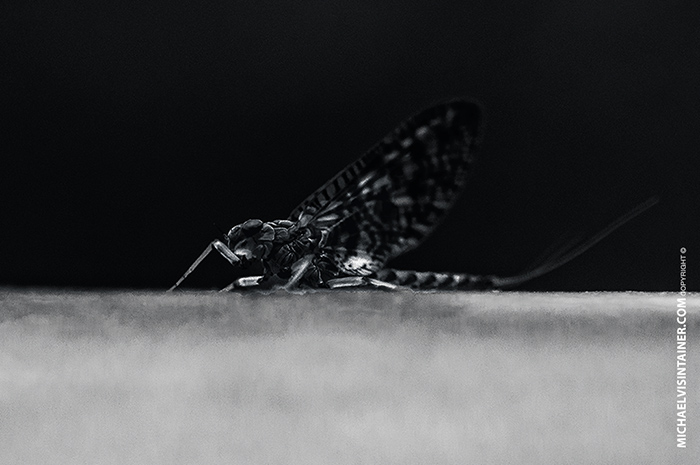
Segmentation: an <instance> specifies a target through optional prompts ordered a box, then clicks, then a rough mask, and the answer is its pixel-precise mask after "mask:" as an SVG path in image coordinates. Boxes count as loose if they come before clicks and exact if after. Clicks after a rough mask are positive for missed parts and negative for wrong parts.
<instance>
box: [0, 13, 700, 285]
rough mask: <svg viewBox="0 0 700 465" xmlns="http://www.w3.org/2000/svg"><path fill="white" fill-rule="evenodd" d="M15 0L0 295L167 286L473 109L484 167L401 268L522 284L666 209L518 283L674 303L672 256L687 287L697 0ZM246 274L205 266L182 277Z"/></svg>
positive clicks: (1, 140) (697, 113) (8, 26)
mask: <svg viewBox="0 0 700 465" xmlns="http://www.w3.org/2000/svg"><path fill="white" fill-rule="evenodd" d="M13 3H15V4H13ZM13 3H10V4H9V5H5V6H3V7H0V9H1V10H3V11H0V13H1V15H0V47H2V49H1V51H2V57H1V58H2V70H1V71H0V84H1V85H2V94H1V95H2V96H1V99H2V101H0V105H1V106H2V113H1V114H2V117H3V122H2V131H1V134H0V151H1V153H2V157H3V162H2V165H3V168H2V175H0V176H1V179H0V181H1V186H0V189H1V191H0V193H1V194H2V207H0V208H1V209H2V210H1V215H2V217H1V218H2V219H1V220H0V221H1V223H0V224H1V230H2V235H1V241H0V285H1V284H5V285H40V286H71V287H92V286H99V287H136V288H144V287H153V288H165V287H169V286H170V285H171V284H172V283H173V282H174V281H175V280H176V279H177V278H178V277H179V276H180V274H182V272H183V271H184V270H185V269H186V268H187V267H188V266H189V264H190V263H191V262H192V260H193V259H194V258H195V257H196V256H197V255H198V254H199V253H200V252H201V251H202V250H203V249H204V247H205V245H206V244H207V243H208V242H209V241H210V240H211V239H213V238H215V237H218V236H219V232H218V231H217V230H216V229H215V228H214V226H213V224H214V223H216V224H217V225H219V227H220V228H222V229H225V230H228V229H229V228H230V227H231V226H233V225H234V224H237V223H240V222H242V221H244V220H246V219H248V218H261V219H264V220H270V219H276V218H285V217H286V216H287V214H288V213H289V212H290V211H291V210H292V209H293V208H294V207H295V206H296V205H297V204H298V203H299V202H300V201H301V200H303V199H304V198H305V197H306V196H307V195H308V194H310V193H311V192H312V191H313V190H315V189H316V188H317V187H319V186H320V185H321V184H322V183H323V182H325V181H326V180H327V179H328V178H330V177H331V176H332V175H334V174H335V173H336V172H337V171H338V170H340V169H341V168H342V167H344V166H345V165H346V164H347V163H349V162H351V161H352V160H354V159H355V158H357V157H358V156H359V155H361V154H362V152H363V151H364V150H366V149H367V148H369V147H370V146H371V145H373V144H374V143H375V142H376V141H378V140H379V139H380V138H381V137H383V136H384V135H385V134H386V133H387V132H388V131H390V130H391V129H392V128H393V127H394V126H395V125H396V124H397V123H399V122H400V121H401V120H403V119H404V118H406V117H407V116H409V115H411V114H413V113H415V112H417V111H419V110H421V109H422V108H424V107H426V106H429V105H430V104H432V103H435V102H436V101H441V100H444V99H447V98H452V97H457V96H466V97H471V98H474V99H476V100H478V101H479V102H480V103H481V104H482V105H483V106H484V108H485V111H486V133H485V141H484V147H483V150H482V153H481V156H480V158H481V162H480V164H479V166H478V169H477V171H476V173H475V175H474V177H473V178H472V181H471V183H470V185H469V187H468V189H467V191H466V193H465V195H464V196H463V198H462V199H461V200H460V202H458V204H457V205H456V207H455V209H454V211H453V212H452V214H451V215H450V217H449V218H448V220H447V221H446V222H445V223H444V224H443V225H442V226H441V227H440V228H439V230H438V231H437V232H436V233H435V235H434V236H433V237H431V238H430V239H429V240H428V241H427V242H426V243H425V244H423V245H422V246H421V247H420V248H419V249H417V250H416V251H414V252H411V253H409V254H407V255H406V256H404V257H402V258H401V259H399V260H398V261H397V262H395V263H394V264H395V265H397V266H401V267H405V268H415V269H422V270H435V271H445V270H451V271H464V272H472V273H483V274H486V273H488V274H491V273H495V274H500V275H510V274H514V273H517V272H519V271H521V270H522V269H523V268H525V267H526V266H527V265H528V264H529V263H530V262H531V261H532V260H534V259H535V258H537V257H538V256H539V255H540V254H541V253H542V252H543V251H544V250H545V249H546V248H547V247H548V246H549V245H550V244H551V243H552V242H554V241H556V240H557V239H558V238H560V237H561V236H562V235H564V234H565V233H567V232H570V231H578V230H585V231H588V232H594V231H595V230H596V229H600V228H601V227H603V226H604V225H605V224H606V223H608V222H610V221H611V220H613V219H614V218H616V217H617V216H619V215H620V214H622V213H624V212H625V211H626V210H628V209H629V208H631V207H633V206H634V205H636V204H638V203H640V202H642V201H644V200H645V199H646V198H648V197H650V196H651V195H654V194H658V195H660V197H661V199H662V201H661V203H660V204H659V205H657V206H656V207H654V208H653V209H652V210H650V211H649V212H647V213H645V214H644V215H643V216H641V217H639V218H637V219H635V220H634V221H633V222H631V223H629V224H628V225H626V226H625V227H624V228H623V229H621V230H619V231H618V232H616V233H615V234H614V235H612V236H610V237H608V238H607V239H606V240H605V241H604V242H602V243H600V244H599V245H597V246H596V247H595V248H594V249H592V250H590V251H589V252H587V253H586V254H585V255H583V256H581V257H579V258H578V259H576V260H575V261H574V262H571V263H570V264H568V265H566V266H564V267H562V268H561V269H559V270H557V271H555V272H553V273H551V274H550V275H547V276H545V277H542V278H539V279H537V280H535V281H532V282H531V283H530V284H529V285H526V286H523V288H525V289H533V290H545V289H552V290H587V289H600V290H627V289H633V290H677V289H678V261H679V258H678V255H679V249H680V247H681V246H685V247H687V249H688V267H689V272H690V281H689V284H690V287H691V288H694V289H696V290H697V289H700V286H698V282H699V280H698V279H697V275H698V274H700V261H699V260H698V259H697V258H696V257H698V255H697V254H696V253H695V252H696V251H697V250H700V247H699V246H700V243H698V240H697V232H696V231H697V226H698V222H697V217H696V214H695V210H696V203H697V199H698V189H697V187H696V186H695V183H697V178H698V176H697V174H698V169H697V166H698V165H699V163H697V162H696V155H697V152H698V149H697V148H698V144H699V141H698V139H699V136H698V134H699V133H700V132H699V128H700V124H699V123H700V110H699V108H700V107H699V105H698V104H699V103H700V102H698V95H699V94H698V90H697V89H698V82H700V76H699V75H698V72H697V71H698V62H699V61H700V53H699V50H700V47H699V46H698V44H699V43H700V41H698V37H697V34H696V33H695V30H697V29H698V27H697V24H698V18H697V16H696V15H693V14H692V10H691V9H690V8H689V6H690V5H692V3H690V2H687V3H680V2H675V3H674V2H668V1H664V0H649V1H631V0H629V1H607V2H590V1H571V2H561V1H553V0H550V1H545V0H538V1H534V2H516V1H512V0H511V1H508V2H493V1H483V0H481V1H470V2H465V1H463V0H460V1H457V0H454V1H450V0H443V1H417V0H410V1H401V2H398V1H397V2H377V1H368V0H363V1H355V2H351V4H350V5H348V4H345V2H332V1H331V2H329V1H326V0H312V1H304V2H283V1H279V0H276V1H271V2H264V1H263V2H235V1H222V0H214V1H192V2H183V1H180V2H165V1H163V2H159V1H155V0H145V1H138V2H137V1H134V2H106V1H73V2H63V3H65V4H64V5H59V3H54V2H49V1H23V2H13ZM694 270H695V271H694ZM693 273H694V274H693ZM235 276H236V274H235V272H234V271H232V270H230V267H229V266H228V265H227V264H226V263H225V262H224V261H223V259H221V258H220V257H218V256H217V257H211V258H210V259H209V260H207V262H206V263H205V264H204V265H203V267H202V269H201V270H199V271H198V272H196V273H195V274H194V275H193V277H192V280H191V281H190V285H191V286H203V287H214V286H222V285H225V284H227V283H228V282H229V281H230V280H231V279H233V278H234V277H235Z"/></svg>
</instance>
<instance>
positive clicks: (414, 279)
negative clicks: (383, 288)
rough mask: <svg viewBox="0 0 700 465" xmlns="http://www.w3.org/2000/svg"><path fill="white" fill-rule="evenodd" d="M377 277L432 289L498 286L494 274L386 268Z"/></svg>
mask: <svg viewBox="0 0 700 465" xmlns="http://www.w3.org/2000/svg"><path fill="white" fill-rule="evenodd" d="M377 279H379V280H380V281H384V282H387V283H390V284H395V285H397V286H403V287H410V288H412V289H421V290H431V289H435V290H438V289H443V290H450V289H452V290H483V289H494V288H495V287H496V285H495V283H494V278H493V277H492V276H479V275H473V274H464V273H435V272H432V271H406V270H394V269H392V268H385V269H383V270H380V271H379V272H377Z"/></svg>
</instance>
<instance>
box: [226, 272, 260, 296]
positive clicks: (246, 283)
mask: <svg viewBox="0 0 700 465" xmlns="http://www.w3.org/2000/svg"><path fill="white" fill-rule="evenodd" d="M261 279H263V276H262V275H260V276H244V277H243V278H238V279H237V280H235V281H234V282H232V283H231V284H229V285H228V286H226V287H225V288H223V289H221V290H220V291H219V292H229V291H232V290H234V289H244V288H249V287H255V286H259V285H260V280H261Z"/></svg>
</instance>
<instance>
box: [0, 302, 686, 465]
mask: <svg viewBox="0 0 700 465" xmlns="http://www.w3.org/2000/svg"><path fill="white" fill-rule="evenodd" d="M675 298H676V295H675V294H642V293H586V294H527V293H433V294H430V293H425V294H414V293H411V292H407V293H389V292H333V293H326V292H324V293H316V294H306V295H293V294H287V293H277V294H274V295H267V296H265V295H260V294H228V295H221V294H212V293H184V292H183V293H173V294H164V293H125V292H104V293H94V292H85V293H79V292H72V293H71V292H68V293H64V292H57V291H31V290H11V289H6V290H4V291H0V370H1V371H0V395H1V396H2V397H1V398H0V409H1V411H0V437H2V438H3V439H2V441H1V442H0V463H115V464H116V463H252V464H257V463H261V464H262V463H280V464H282V463H285V464H286V463H299V464H302V463H303V464H309V463H319V464H321V463H324V464H327V463H333V464H343V463H369V464H375V463H396V464H412V463H416V464H418V463H421V464H422V463H430V464H442V463H444V464H452V463H454V464H462V463H693V462H694V459H693V457H695V458H697V457H698V447H697V444H694V449H688V450H685V451H678V450H676V449H675V447H674V443H675V439H674V435H675V429H674V414H675V410H674V406H675V404H674V402H675V377H674V376H675V352H674V350H675V340H674V336H673V334H674V332H675V326H676V323H675V315H674V314H675ZM699 303H700V299H699V298H698V297H697V296H693V297H691V299H690V301H689V311H690V313H691V318H690V319H689V321H690V325H691V327H690V328H689V329H688V331H689V333H690V334H691V338H692V340H691V341H690V343H689V344H690V353H689V357H688V358H689V367H690V368H689V372H690V373H691V378H690V380H689V384H690V386H689V391H691V394H692V392H698V390H697V387H698V386H700V377H699V376H698V375H697V373H699V372H700V351H699V350H698V349H697V347H698V343H697V342H698V337H699V336H698V335H699V334H700V331H699V329H700V328H699V325H700V318H698V317H699V316H700V315H699V312H698V308H700V305H698V304H699ZM693 389H694V391H693ZM691 399H692V401H693V403H692V404H691V405H690V408H689V415H691V416H694V415H698V412H700V409H698V402H697V401H698V396H697V395H696V396H695V398H694V399H693V398H692V397H691ZM689 423H690V424H691V425H692V424H693V423H695V424H697V421H693V422H690V421H689ZM691 428H692V427H691ZM695 433H697V431H696V432H695ZM695 437H698V436H697V434H695ZM691 442H693V441H692V438H691ZM693 454H695V455H693Z"/></svg>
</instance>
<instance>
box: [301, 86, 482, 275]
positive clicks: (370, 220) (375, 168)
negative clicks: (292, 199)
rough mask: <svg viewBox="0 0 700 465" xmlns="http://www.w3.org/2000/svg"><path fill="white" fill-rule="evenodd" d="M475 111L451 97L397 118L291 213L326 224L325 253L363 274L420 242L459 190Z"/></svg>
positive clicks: (474, 133)
mask: <svg viewBox="0 0 700 465" xmlns="http://www.w3.org/2000/svg"><path fill="white" fill-rule="evenodd" d="M480 134H481V110H480V108H479V106H478V105H477V104H475V103H472V102H467V101H462V100H456V101H451V102H447V103H443V104H441V105H437V106H434V107H431V108H429V109H427V110H424V111H422V112H421V113H419V114H417V115H415V116H414V117H412V118H410V119H408V120H406V121H404V122H403V123H402V124H401V125H399V126H398V127H397V128H396V129H395V130H394V131H392V132H391V133H390V134H389V135H387V136H386V137H385V138H384V139H383V140H382V141H381V142H379V143H378V144H377V145H375V146H374V147H373V148H372V149H370V150H369V151H368V152H367V153H366V154H365V155H363V156H362V157H361V158H359V159H358V160H356V161H355V162H353V163H351V164H350V165H348V166H347V167H346V168H345V169H343V170H342V171H341V172H340V173H338V174H337V175H336V176H335V177H333V178H332V179H331V180H330V181H328V182H327V183H326V184H324V185H323V186H322V187H321V188H320V189H318V190H317V191H316V192H314V193H313V194H312V195H310V196H309V197H308V198H307V199H306V200H304V202H302V203H301V204H300V205H299V206H298V207H297V208H296V209H294V211H293V212H292V213H291V214H290V217H289V218H290V220H292V221H298V222H299V224H301V225H306V224H313V225H314V226H316V227H319V228H325V229H327V230H328V238H327V240H326V246H325V252H326V253H327V255H329V256H330V257H331V258H333V260H334V261H335V262H336V263H337V264H338V265H339V266H340V267H341V268H342V269H344V270H345V271H346V272H348V273H351V274H370V273H372V272H376V271H378V270H379V269H381V268H382V267H383V266H384V264H385V263H386V262H387V261H388V260H389V259H391V258H394V257H396V256H398V255H400V254H402V253H404V252H406V251H407V250H410V249H412V248H414V247H416V246H417V245H419V244H420V243H421V242H422V241H423V240H424V239H425V238H426V237H427V236H428V235H430V233H431V232H432V231H433V230H434V229H435V227H436V226H437V225H438V224H439V223H440V221H441V220H442V219H443V218H444V217H445V215H446V214H447V212H448V211H449V209H450V208H451V207H452V205H453V204H454V202H455V200H456V199H457V197H458V196H459V193H460V192H461V190H462V189H463V187H464V185H465V182H466V177H467V175H468V173H469V171H470V168H471V166H472V164H473V162H474V159H475V158H474V154H475V151H476V149H477V146H478V143H479V140H480Z"/></svg>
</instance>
